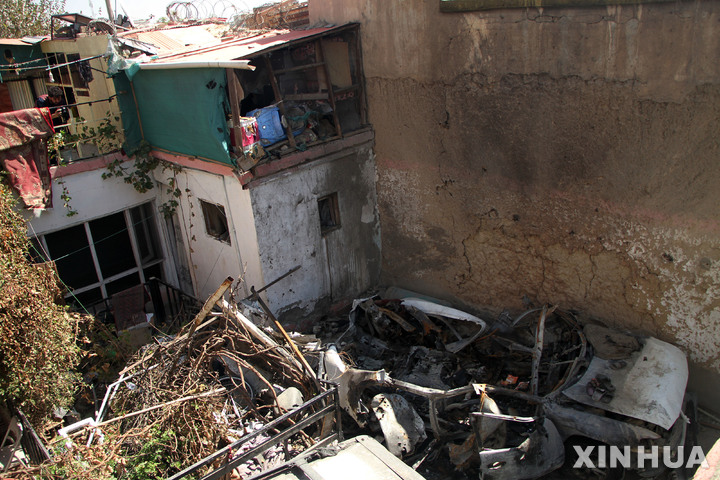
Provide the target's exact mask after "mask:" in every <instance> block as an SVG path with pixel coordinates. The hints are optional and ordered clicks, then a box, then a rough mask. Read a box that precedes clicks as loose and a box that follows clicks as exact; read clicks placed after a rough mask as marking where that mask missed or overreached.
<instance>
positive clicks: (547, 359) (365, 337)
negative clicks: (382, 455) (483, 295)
mask: <svg viewBox="0 0 720 480" xmlns="http://www.w3.org/2000/svg"><path fill="white" fill-rule="evenodd" d="M489 324H490V325H489ZM343 358H350V359H352V361H354V362H355V364H356V365H357V367H350V366H348V363H347V362H346V361H345V360H343ZM319 368H320V372H319V374H320V376H321V378H323V379H325V380H327V381H330V382H332V383H335V384H336V385H337V387H338V392H339V401H340V405H341V407H342V408H343V409H344V411H345V412H346V413H347V414H348V415H349V416H350V417H352V419H353V420H354V421H355V422H356V423H357V425H358V426H359V427H361V428H365V429H368V428H369V429H371V430H373V429H374V430H376V431H378V430H381V431H382V434H383V436H384V437H385V444H386V447H387V448H388V450H389V451H390V452H392V453H393V454H395V455H396V456H398V457H401V458H404V459H405V460H406V461H411V462H414V463H416V464H417V463H418V462H422V461H423V460H424V459H425V458H427V456H428V454H429V452H430V450H433V449H435V450H437V449H438V448H439V445H447V456H448V459H449V461H450V462H451V464H452V465H453V466H454V468H455V469H456V470H460V471H464V472H465V473H466V474H467V475H470V476H476V475H477V473H479V475H480V477H481V478H497V479H506V478H508V479H509V478H513V479H522V478H537V477H540V476H542V475H544V474H547V473H548V472H551V471H553V470H556V469H558V468H560V467H562V466H563V465H564V468H565V467H568V465H567V464H568V463H571V462H570V461H566V453H570V454H571V453H572V451H573V449H572V446H573V445H582V446H587V445H615V446H622V447H625V446H627V447H629V448H630V449H631V451H633V452H636V451H637V448H638V447H645V448H648V447H653V446H658V447H660V448H659V450H660V451H661V452H663V451H664V449H663V448H662V447H670V448H669V452H670V455H671V456H676V455H677V454H678V448H677V447H678V446H681V445H683V444H684V443H685V442H686V438H687V437H689V436H690V435H689V433H690V432H689V429H691V428H694V425H692V424H689V423H690V422H689V420H688V416H686V415H685V413H683V408H684V406H685V403H686V402H685V398H684V397H685V387H686V384H687V377H688V367H687V360H686V357H685V355H684V354H683V353H682V352H681V351H680V350H679V349H677V348H676V347H674V346H672V345H670V344H667V343H665V342H662V341H660V340H658V339H656V338H653V337H639V336H634V335H630V334H625V333H621V332H617V331H615V330H612V329H609V328H606V327H604V326H601V325H597V324H590V323H588V324H585V325H581V324H580V323H579V322H578V320H577V318H576V315H575V314H574V313H573V312H570V311H565V310H561V309H559V308H557V307H551V306H544V307H541V308H536V309H531V310H528V311H526V312H524V313H523V314H521V315H519V316H518V317H516V318H514V319H513V318H512V317H510V316H509V315H507V314H504V315H501V316H500V318H499V319H498V320H496V321H494V322H485V321H483V320H482V319H480V318H478V317H475V316H473V315H470V314H467V313H465V312H462V311H460V310H456V309H453V308H450V307H447V306H443V305H439V304H438V303H436V302H432V301H429V300H421V299H416V298H405V299H400V300H387V299H380V298H369V299H367V298H366V299H360V300H356V301H355V302H354V304H353V309H352V311H351V313H350V316H349V325H348V328H347V330H346V331H345V332H344V333H343V334H342V335H340V336H339V337H338V338H337V339H336V341H335V345H331V346H330V347H329V348H328V349H327V350H326V351H325V352H324V355H323V356H322V358H321V361H320V367H319ZM397 397H400V399H402V400H400V399H398V398H397ZM425 430H427V432H428V433H429V434H430V435H427V434H426V433H425ZM428 437H432V438H428ZM426 438H428V439H427V440H426ZM665 453H667V452H665ZM659 464H660V465H662V464H663V461H662V460H661V461H660V462H659ZM569 467H572V465H569ZM637 467H638V465H637V464H634V465H633V468H635V469H636V470H637V472H638V473H639V474H640V475H642V476H655V475H657V474H659V473H661V471H662V467H658V468H637ZM620 470H622V469H620ZM475 472H477V473H475Z"/></svg>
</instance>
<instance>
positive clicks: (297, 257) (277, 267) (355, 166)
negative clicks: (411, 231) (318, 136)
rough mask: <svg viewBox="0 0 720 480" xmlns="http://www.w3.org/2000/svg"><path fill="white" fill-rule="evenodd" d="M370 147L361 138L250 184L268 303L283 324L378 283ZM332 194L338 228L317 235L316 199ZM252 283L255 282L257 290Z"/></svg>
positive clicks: (375, 220)
mask: <svg viewBox="0 0 720 480" xmlns="http://www.w3.org/2000/svg"><path fill="white" fill-rule="evenodd" d="M375 182H376V174H375V160H374V156H373V154H372V144H371V143H365V144H361V145H360V146H358V147H354V148H348V149H346V150H345V151H343V152H340V153H336V154H333V155H331V156H328V157H325V158H322V159H318V160H314V161H312V162H309V163H306V164H304V165H301V166H300V167H296V168H294V169H291V170H289V171H287V172H285V173H281V174H277V175H275V176H272V177H268V178H266V179H263V180H262V181H259V182H257V183H255V184H254V185H252V186H251V188H250V194H251V198H252V209H253V215H254V218H255V227H256V229H257V239H258V246H259V254H260V259H261V262H262V270H263V274H264V277H265V279H266V280H267V281H272V280H274V279H276V278H278V277H280V276H281V275H283V274H285V273H286V272H288V271H289V270H290V269H292V268H294V267H295V266H297V265H301V269H300V270H298V271H297V272H295V273H293V274H292V275H290V276H289V277H287V278H285V279H284V280H282V282H281V283H278V284H277V286H276V287H271V288H270V289H269V290H268V306H269V307H270V309H271V310H273V311H274V312H275V313H280V314H281V317H282V320H283V321H286V322H293V323H294V322H301V321H303V320H307V315H308V314H312V313H314V312H315V313H317V312H320V313H322V312H323V310H324V313H327V310H326V308H327V307H329V306H330V305H332V304H333V303H336V302H340V301H342V300H346V299H348V298H354V296H356V295H358V294H359V293H360V292H362V291H364V290H366V289H368V288H370V287H373V286H376V285H377V283H378V280H379V274H380V230H379V220H378V210H377V195H376V190H375ZM333 193H336V194H337V205H338V210H339V219H340V227H339V228H336V229H333V230H331V231H328V232H327V233H325V234H323V233H322V232H321V227H320V216H319V210H318V199H320V198H322V197H325V196H328V195H331V194H333ZM257 286H258V285H256V287H257ZM305 326H306V325H305Z"/></svg>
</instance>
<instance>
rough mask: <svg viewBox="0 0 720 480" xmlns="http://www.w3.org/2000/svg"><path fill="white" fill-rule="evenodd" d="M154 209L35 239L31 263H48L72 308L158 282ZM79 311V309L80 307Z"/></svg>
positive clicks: (160, 273)
mask: <svg viewBox="0 0 720 480" xmlns="http://www.w3.org/2000/svg"><path fill="white" fill-rule="evenodd" d="M155 212H156V209H155V208H154V207H153V205H152V203H145V204H142V205H140V206H137V207H133V208H130V209H128V210H124V211H122V212H118V213H114V214H112V215H107V216H105V217H101V218H96V219H94V220H90V221H89V222H85V223H82V224H80V225H75V226H73V227H70V228H66V229H63V230H59V231H56V232H52V233H46V234H44V235H39V236H38V237H37V238H33V239H31V240H32V243H33V249H32V253H33V256H34V258H35V261H38V262H42V261H48V260H52V261H54V262H55V265H56V267H57V271H58V275H59V276H60V279H61V280H62V282H63V283H64V284H65V285H66V286H67V288H68V290H69V292H71V293H68V294H67V295H66V297H67V299H68V301H69V302H70V303H75V304H80V305H83V306H89V305H94V304H97V303H100V302H102V301H103V300H104V299H108V298H110V297H111V296H112V295H113V294H115V293H118V292H120V291H122V290H126V289H128V288H130V287H133V286H135V285H140V284H144V283H145V282H146V281H147V280H148V279H150V278H152V277H156V278H159V279H162V278H163V277H164V275H163V254H162V249H161V247H160V241H159V237H158V228H157V221H156V216H155ZM78 306H79V305H78Z"/></svg>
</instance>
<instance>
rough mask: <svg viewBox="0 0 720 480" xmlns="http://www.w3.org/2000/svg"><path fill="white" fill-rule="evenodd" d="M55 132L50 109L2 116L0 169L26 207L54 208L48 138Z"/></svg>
mask: <svg viewBox="0 0 720 480" xmlns="http://www.w3.org/2000/svg"><path fill="white" fill-rule="evenodd" d="M54 131H55V130H54V129H53V126H52V118H51V117H50V110H49V109H48V108H28V109H25V110H16V111H14V112H7V113H0V167H1V168H2V169H3V170H6V171H7V172H9V173H10V175H8V179H9V181H10V184H11V186H12V187H13V188H14V189H15V190H16V191H17V192H18V194H19V195H20V198H21V199H22V201H23V203H25V206H26V207H27V208H32V209H44V208H51V207H52V180H51V178H50V164H49V162H48V151H47V138H48V137H49V136H50V135H52V134H53V133H54Z"/></svg>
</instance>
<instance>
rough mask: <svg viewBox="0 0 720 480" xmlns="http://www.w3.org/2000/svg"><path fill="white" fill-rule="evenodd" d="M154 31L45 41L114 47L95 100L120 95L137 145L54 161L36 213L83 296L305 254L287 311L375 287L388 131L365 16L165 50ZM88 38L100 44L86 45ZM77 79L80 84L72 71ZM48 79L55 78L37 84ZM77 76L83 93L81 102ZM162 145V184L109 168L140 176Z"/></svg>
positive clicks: (281, 288)
mask: <svg viewBox="0 0 720 480" xmlns="http://www.w3.org/2000/svg"><path fill="white" fill-rule="evenodd" d="M157 34H158V32H155V35H157ZM149 38H150V40H152V37H151V36H149V35H147V34H146V35H145V37H144V38H142V37H140V38H138V36H135V37H132V34H131V33H127V34H122V35H117V36H108V35H89V34H88V35H87V36H83V35H82V34H80V35H76V37H75V38H72V39H65V40H59V39H58V40H52V41H50V42H47V41H45V42H41V43H40V45H41V48H42V51H43V52H46V51H47V52H49V51H50V49H52V50H53V52H54V53H55V55H57V54H58V53H57V52H65V53H64V55H66V57H65V58H62V59H58V58H57V57H55V60H54V61H55V62H56V63H57V64H60V63H68V62H72V61H73V60H76V59H75V57H73V58H70V59H68V58H67V55H69V53H68V52H70V51H71V50H72V51H77V55H79V59H80V60H83V59H85V58H87V57H93V56H95V55H98V54H99V55H101V56H99V57H97V58H93V59H92V60H90V61H91V62H96V63H98V62H99V65H97V70H98V71H99V72H97V73H95V74H94V79H93V80H92V81H90V82H88V83H87V84H86V87H87V89H86V90H87V91H88V93H89V96H86V98H88V99H89V100H93V102H92V104H89V105H91V108H93V109H96V110H97V109H98V108H101V107H99V106H98V105H97V104H96V103H95V102H96V101H97V102H101V101H102V100H103V98H112V99H113V101H110V102H104V103H102V105H103V107H102V108H106V110H105V112H106V113H105V114H104V115H100V116H99V118H100V119H101V121H102V119H104V118H108V117H114V116H115V115H117V116H119V117H122V128H118V131H121V133H122V134H123V137H118V138H121V139H122V138H124V145H123V152H122V153H121V152H112V153H110V154H106V155H99V154H98V152H94V153H95V154H94V155H92V156H91V157H90V158H83V155H82V154H83V152H82V151H81V152H79V153H76V154H75V157H76V158H73V159H72V161H71V162H70V163H69V164H67V165H62V166H58V167H53V178H54V185H53V186H54V193H53V196H54V205H55V208H53V209H51V210H46V211H44V212H42V213H41V214H40V215H39V217H37V218H32V219H30V222H29V225H30V231H29V234H30V235H31V237H32V238H33V239H34V242H35V244H36V246H37V249H38V251H40V252H42V254H43V256H44V257H45V258H48V259H51V260H54V261H55V263H56V265H57V268H58V271H59V275H60V277H61V279H62V280H63V282H65V283H66V284H67V285H68V289H69V292H72V294H70V293H68V298H69V299H71V300H72V301H74V302H76V303H82V305H83V306H85V307H88V306H92V305H95V306H96V310H101V309H103V308H112V297H113V295H117V294H118V293H120V292H123V291H125V290H127V289H128V288H131V287H134V286H136V285H140V284H144V283H146V282H147V281H148V280H149V279H150V278H153V277H155V278H159V279H161V280H162V281H164V282H165V283H168V284H170V285H173V286H175V287H177V288H179V289H181V290H183V291H184V292H186V293H188V294H191V295H194V296H196V297H197V298H201V299H203V298H205V297H207V296H208V295H209V294H210V293H212V292H213V291H214V290H215V289H216V288H217V287H218V285H219V284H220V283H221V282H222V281H223V280H224V279H225V278H226V277H228V276H231V277H234V278H236V279H242V280H243V281H242V283H240V295H242V296H246V295H249V293H250V286H253V285H254V286H256V287H258V288H259V287H260V286H262V285H265V284H267V283H269V282H270V281H272V280H274V279H275V278H277V277H279V276H281V275H283V274H284V273H286V272H287V271H289V270H291V269H293V268H295V267H297V266H300V269H299V270H297V271H296V272H294V273H293V274H292V275H291V276H289V277H288V278H286V279H285V280H283V282H282V284H280V285H278V286H276V287H272V288H270V289H269V290H268V291H267V292H266V295H267V301H268V303H269V305H270V307H271V309H272V310H273V311H275V312H276V313H278V314H284V317H285V318H286V319H289V320H301V319H302V318H304V317H306V316H307V315H309V314H310V313H311V312H313V311H319V309H321V308H324V307H326V306H328V305H330V304H332V303H334V302H337V301H340V300H343V299H347V298H352V297H354V296H355V295H357V294H358V293H359V292H361V291H363V290H365V289H368V288H369V287H371V286H373V285H375V284H376V282H377V279H378V278H379V270H380V231H379V221H378V210H377V201H376V192H375V178H376V172H375V161H374V155H373V138H374V134H373V131H372V129H371V128H369V126H368V124H367V118H366V111H365V97H364V79H363V74H362V61H361V49H360V44H359V35H358V26H357V25H356V24H349V25H343V26H336V27H319V28H305V29H302V30H294V31H289V30H284V31H271V32H266V33H263V34H257V35H253V36H249V37H239V38H231V39H222V40H217V41H215V42H212V43H211V44H206V45H204V46H202V47H195V46H191V47H181V48H177V49H174V50H173V51H170V52H168V50H167V49H165V51H159V52H158V54H156V55H152V53H153V52H151V51H149V50H148V48H143V45H140V46H138V45H137V44H133V42H141V43H143V44H144V43H145V42H146V41H147V40H148V39H149ZM62 42H66V43H62ZM83 42H85V43H93V44H94V45H96V48H95V49H94V50H93V51H92V52H87V51H85V50H82V51H80V44H81V43H83ZM46 43H47V44H48V45H47V46H46V45H45V44H46ZM51 43H54V44H57V45H55V46H53V47H52V48H51V47H50V44H51ZM58 45H59V46H58ZM101 47H102V48H101ZM123 50H125V51H126V52H127V51H128V50H130V51H132V53H133V54H134V55H132V56H130V57H128V55H127V53H125V54H123V53H122V52H123ZM98 52H100V53H98ZM105 52H109V53H110V54H109V55H104V54H105ZM143 53H144V55H143ZM137 54H141V55H140V57H139V58H138V56H137ZM61 60H64V62H61ZM48 65H51V64H50V61H48ZM71 65H75V64H71ZM45 68H48V67H45ZM108 72H109V73H110V74H113V76H112V78H111V79H110V78H108V75H107V73H108ZM43 75H45V74H44V72H43ZM68 78H69V79H70V80H71V81H73V82H74V79H75V77H74V76H73V75H72V72H70V73H69V76H68ZM43 80H44V82H45V84H47V85H49V84H50V83H48V79H47V78H45V79H44V78H40V77H38V79H37V80H36V81H37V82H38V83H42V81H43ZM96 85H102V88H101V89H98V91H97V92H95V91H94V87H95V86H96ZM71 87H72V88H73V90H72V91H73V93H74V95H75V96H74V97H73V98H72V99H70V98H68V104H70V102H71V101H72V102H74V103H81V102H78V101H77V98H79V97H80V94H79V91H78V89H77V87H76V85H75V84H74V83H71V84H69V86H68V87H67V88H68V89H69V88H71ZM31 93H32V95H34V94H35V93H37V92H31ZM32 95H28V98H32ZM20 106H27V105H20ZM79 107H80V106H78V108H79ZM107 107H111V109H112V110H108V109H107ZM107 112H110V113H109V115H108V114H107ZM118 114H119V115H118ZM253 114H254V115H255V116H253ZM81 116H82V115H80V111H78V115H73V118H80V117H81ZM82 117H83V118H91V119H92V120H86V121H96V119H97V118H98V117H97V116H92V117H91V116H90V115H88V117H84V116H82ZM248 135H250V137H253V135H254V137H253V138H251V141H250V144H251V146H250V147H248V146H247V143H248V142H247V141H246V140H247V138H245V137H247V136H248ZM106 136H107V135H106ZM113 136H114V134H113ZM244 136H245V137H244ZM101 137H102V135H101ZM105 140H107V138H100V139H98V140H97V141H96V142H94V143H96V144H103V142H104V141H105ZM115 140H117V138H115ZM244 144H245V148H244V147H243V145H244ZM148 152H149V154H150V155H149V156H148V155H147V154H148ZM125 154H128V155H130V156H126V155H125ZM155 158H157V159H160V160H161V162H160V163H159V164H158V165H156V166H154V168H152V169H150V170H149V171H148V175H149V178H150V179H151V180H152V182H151V184H150V185H145V187H154V188H141V187H140V186H139V185H138V184H137V182H133V181H131V180H129V183H126V181H125V177H126V175H121V176H112V175H108V173H109V171H108V166H110V167H111V168H115V171H118V170H117V168H118V167H121V168H124V169H125V171H126V172H127V173H128V174H129V173H131V172H132V171H133V170H134V169H136V168H137V167H136V164H142V163H143V162H144V161H145V160H144V159H150V162H151V163H152V162H155V160H152V159H155ZM138 160H139V161H138ZM145 165H147V163H145ZM168 167H172V168H168ZM108 176H109V177H110V178H103V177H108ZM58 182H60V184H58ZM133 183H136V184H135V185H133ZM153 184H154V185H153ZM134 187H139V188H134ZM63 192H65V194H66V196H67V197H70V203H71V207H72V210H73V211H74V212H76V214H75V215H73V216H71V217H68V216H67V210H66V209H63V208H62V205H63V203H64V200H63V199H62V195H63ZM161 210H162V212H161Z"/></svg>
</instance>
